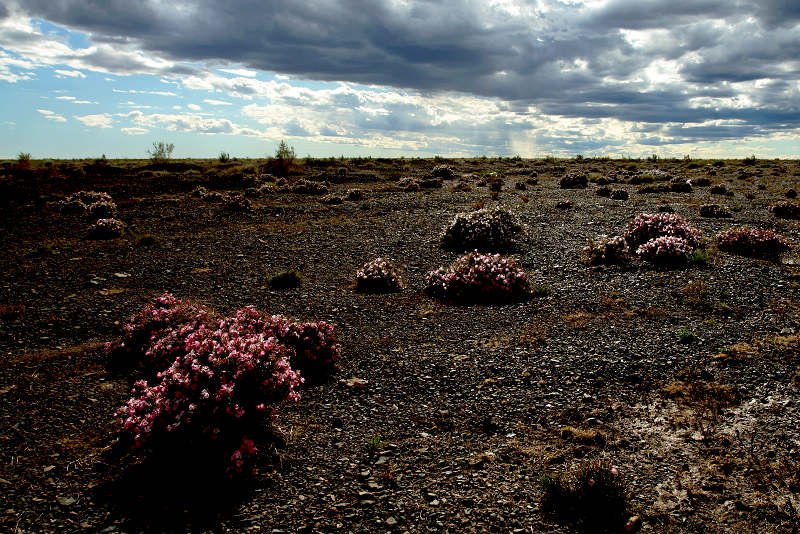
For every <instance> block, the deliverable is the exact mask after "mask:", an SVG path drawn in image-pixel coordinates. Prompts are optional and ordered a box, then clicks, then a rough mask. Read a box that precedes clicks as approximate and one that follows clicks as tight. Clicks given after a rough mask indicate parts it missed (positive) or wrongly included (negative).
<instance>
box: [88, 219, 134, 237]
mask: <svg viewBox="0 0 800 534" xmlns="http://www.w3.org/2000/svg"><path fill="white" fill-rule="evenodd" d="M124 230H125V225H124V224H123V223H122V221H120V220H119V219H98V220H97V221H96V222H95V223H94V224H92V225H91V226H90V227H89V239H113V238H115V237H120V236H122V232H123V231H124Z"/></svg>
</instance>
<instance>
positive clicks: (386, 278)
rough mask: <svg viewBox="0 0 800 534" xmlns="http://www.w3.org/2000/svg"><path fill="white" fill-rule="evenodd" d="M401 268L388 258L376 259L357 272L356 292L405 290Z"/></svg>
mask: <svg viewBox="0 0 800 534" xmlns="http://www.w3.org/2000/svg"><path fill="white" fill-rule="evenodd" d="M403 285H404V284H403V275H402V272H401V271H400V268H399V267H397V265H395V264H394V263H392V262H391V261H390V260H388V259H386V258H375V259H374V260H372V261H370V262H367V263H366V264H364V266H363V267H361V269H359V270H358V271H356V291H362V292H365V293H368V292H375V293H387V292H392V291H400V290H401V289H403Z"/></svg>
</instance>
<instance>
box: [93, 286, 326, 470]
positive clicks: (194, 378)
mask: <svg viewBox="0 0 800 534" xmlns="http://www.w3.org/2000/svg"><path fill="white" fill-rule="evenodd" d="M107 350H108V351H109V352H110V353H111V354H112V355H114V354H117V356H118V357H119V356H122V357H125V358H127V359H128V363H130V364H136V363H139V364H141V366H142V368H143V369H144V371H145V372H146V375H147V376H148V378H149V381H148V380H140V381H137V382H136V383H135V384H134V389H133V396H132V397H131V398H130V399H129V400H128V402H127V403H126V404H125V405H124V406H122V407H121V408H120V409H119V410H118V415H119V424H120V428H121V432H122V435H123V436H124V437H125V438H127V439H128V440H129V442H130V445H131V449H132V450H133V451H139V450H141V449H143V448H155V447H158V446H159V444H160V443H162V442H163V441H170V442H174V441H175V440H186V441H187V442H188V443H193V444H195V445H196V446H208V447H210V449H211V450H213V451H215V452H216V453H218V454H219V455H220V456H221V458H222V460H224V461H225V462H226V471H227V472H228V473H229V474H231V475H235V474H238V473H246V472H248V469H249V466H250V465H251V464H252V460H253V459H254V455H255V454H256V453H257V452H258V447H257V446H256V443H255V441H253V440H252V439H249V438H248V437H247V436H250V437H251V438H253V437H258V436H259V435H263V434H264V433H265V431H266V430H268V429H269V428H270V426H269V424H265V423H269V422H270V421H271V420H274V417H275V410H274V407H273V406H274V405H275V404H276V403H277V402H280V401H282V400H290V401H297V400H299V398H300V394H299V392H298V389H299V387H300V385H301V384H302V383H303V382H304V378H302V377H301V372H303V373H304V374H306V373H307V374H308V375H309V376H312V377H319V376H322V375H329V374H330V373H331V372H332V370H333V368H334V366H335V363H336V360H337V359H338V357H339V354H340V350H341V349H340V346H339V345H338V344H336V343H334V336H333V327H332V326H330V325H328V324H327V323H323V322H319V323H293V322H290V321H288V320H286V319H285V318H283V317H281V316H267V315H263V314H261V313H260V312H258V311H257V310H256V309H255V308H253V307H252V306H248V307H245V308H242V309H240V310H238V311H237V312H236V313H235V314H234V315H233V316H232V317H224V318H220V317H218V316H216V315H214V314H213V313H212V312H210V311H209V310H207V309H205V308H203V307H201V306H197V305H194V304H192V303H189V302H183V301H181V300H179V299H176V298H175V297H173V296H172V295H170V294H165V295H162V296H161V297H159V298H158V299H156V301H155V302H154V303H153V304H152V305H150V306H148V307H147V308H145V309H144V310H143V311H142V312H140V313H139V314H138V315H137V316H136V317H134V318H133V320H132V321H131V323H130V324H129V325H127V326H126V327H125V334H124V336H123V341H122V342H121V343H119V344H118V345H116V346H114V345H112V344H108V345H107ZM200 444H202V445H200Z"/></svg>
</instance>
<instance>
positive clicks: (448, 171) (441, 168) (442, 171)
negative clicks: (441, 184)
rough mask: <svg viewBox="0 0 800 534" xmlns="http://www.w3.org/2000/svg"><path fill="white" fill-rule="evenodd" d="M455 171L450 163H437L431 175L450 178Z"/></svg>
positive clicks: (444, 178) (443, 178)
mask: <svg viewBox="0 0 800 534" xmlns="http://www.w3.org/2000/svg"><path fill="white" fill-rule="evenodd" d="M454 174H455V173H454V172H453V169H452V168H450V166H449V165H437V166H435V167H434V168H433V170H432V171H431V175H433V176H435V177H437V178H441V179H442V180H449V179H451V178H452V177H453V175H454Z"/></svg>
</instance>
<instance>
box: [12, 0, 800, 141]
mask: <svg viewBox="0 0 800 534" xmlns="http://www.w3.org/2000/svg"><path fill="white" fill-rule="evenodd" d="M529 4H530V5H529ZM540 4H543V5H540ZM0 6H2V5H1V4H0ZM179 6H180V7H174V8H173V7H169V6H168V5H167V4H166V3H164V4H160V5H158V4H155V3H142V2H130V1H129V0H124V1H123V0H107V1H104V2H100V1H86V0H25V2H22V3H19V4H18V7H19V9H22V10H23V11H25V12H27V13H29V14H30V15H31V16H36V17H40V18H43V19H46V20H49V21H51V22H54V23H56V24H61V25H65V26H68V27H70V28H73V29H78V30H83V31H86V32H90V33H91V38H92V39H93V40H94V41H97V42H107V43H124V44H134V45H136V46H139V47H141V48H142V49H144V50H147V51H150V52H151V53H154V54H156V55H159V56H161V57H166V58H169V59H173V60H178V61H191V62H206V63H209V64H211V63H215V64H219V63H222V64H225V63H231V64H242V65H245V66H247V67H249V68H254V69H263V70H268V71H274V72H279V73H286V74H292V75H296V76H299V77H305V78H311V79H317V80H343V81H350V82H358V83H363V84H380V85H388V86H394V87H403V88H411V89H415V90H418V91H422V92H427V91H439V90H445V91H459V92H464V93H472V94H476V95H480V96H488V97H496V98H499V99H503V100H507V101H512V102H517V103H519V104H520V106H521V108H525V107H527V106H529V105H530V106H536V108H537V109H538V110H540V111H542V112H544V113H548V114H555V115H563V116H568V117H583V118H603V117H616V118H619V119H622V120H625V121H635V122H651V123H667V122H669V123H675V122H679V123H694V124H699V123H702V122H704V121H709V120H717V119H741V120H745V121H748V123H749V124H750V125H751V128H750V129H740V130H738V131H742V132H745V131H747V132H750V133H752V134H758V133H768V132H769V131H771V130H774V129H780V128H781V127H783V125H785V124H786V122H787V121H796V120H797V112H796V104H792V103H791V102H792V101H793V100H795V101H796V99H795V97H796V89H793V88H792V86H791V85H788V86H783V87H781V88H778V87H774V88H773V90H772V92H763V91H762V92H759V91H756V90H755V89H752V90H751V89H748V88H738V89H735V88H734V87H733V86H732V85H731V84H733V83H737V82H753V81H756V80H767V81H772V80H783V81H789V82H794V83H795V85H796V82H797V80H798V79H800V64H798V61H797V58H798V57H800V28H799V27H798V23H800V3H798V2H792V1H786V0H766V1H765V0H752V1H746V0H671V1H665V0H612V1H610V2H608V3H607V4H605V5H604V6H601V7H597V8H590V7H586V6H581V5H575V4H569V3H561V2H557V1H552V2H541V3H534V2H530V3H525V2H522V1H520V2H519V3H518V5H516V7H518V8H520V9H521V11H520V12H514V11H513V10H512V11H504V10H503V9H502V7H490V6H489V5H488V3H486V2H479V1H471V0H462V1H459V2H456V1H446V0H439V1H435V0H429V1H424V2H423V1H418V2H409V3H408V4H406V3H403V2H393V1H389V0H325V1H321V2H300V1H296V2H278V1H273V2H266V3H254V2H251V1H249V0H230V1H225V2H219V1H218V0H194V1H190V2H183V3H182V4H180V5H179ZM0 13H2V8H1V7H0ZM627 31H634V32H636V33H637V34H638V35H634V36H633V37H631V38H629V37H628V36H627V34H626V32H627ZM636 38H639V39H640V41H641V42H638V43H637V42H636ZM97 61H98V64H104V62H109V61H113V59H112V58H105V57H103V58H98V59H97ZM659 61H676V62H678V64H679V68H678V69H677V73H676V74H677V75H679V76H680V78H681V79H680V80H677V81H676V80H670V81H669V83H666V82H663V83H662V82H660V81H659V80H658V79H655V80H653V79H650V80H649V81H648V80H647V79H644V78H643V77H642V73H643V72H646V71H647V69H648V67H651V66H654V65H656V66H657V65H658V62H659ZM770 83H771V82H770ZM250 90H251V89H249V88H248V87H246V86H243V87H242V91H240V94H247V92H248V91H250ZM745 91H751V92H745ZM792 91H794V93H792ZM722 93H725V94H726V95H725V96H728V97H732V98H733V97H748V98H749V99H750V101H751V102H752V104H751V105H750V106H749V109H748V111H747V112H744V111H742V110H741V109H739V107H735V106H729V107H726V106H725V105H721V104H719V102H717V103H716V104H715V105H708V106H698V105H694V104H692V102H691V101H690V99H691V98H694V99H698V98H704V97H705V98H713V99H718V98H720V97H721V96H722V95H721V94H722ZM775 120H777V121H778V122H774V121H775ZM709 128H710V129H709ZM670 131H672V130H670ZM728 131H736V130H735V129H734V130H731V129H730V128H728V129H727V130H725V129H716V130H715V129H714V127H705V126H704V127H702V128H698V129H694V130H691V129H690V130H687V132H689V133H688V135H689V136H691V135H693V134H692V132H695V133H696V134H697V135H698V137H700V136H704V135H705V136H709V137H716V136H719V135H723V134H725V132H728ZM714 132H716V133H714Z"/></svg>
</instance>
